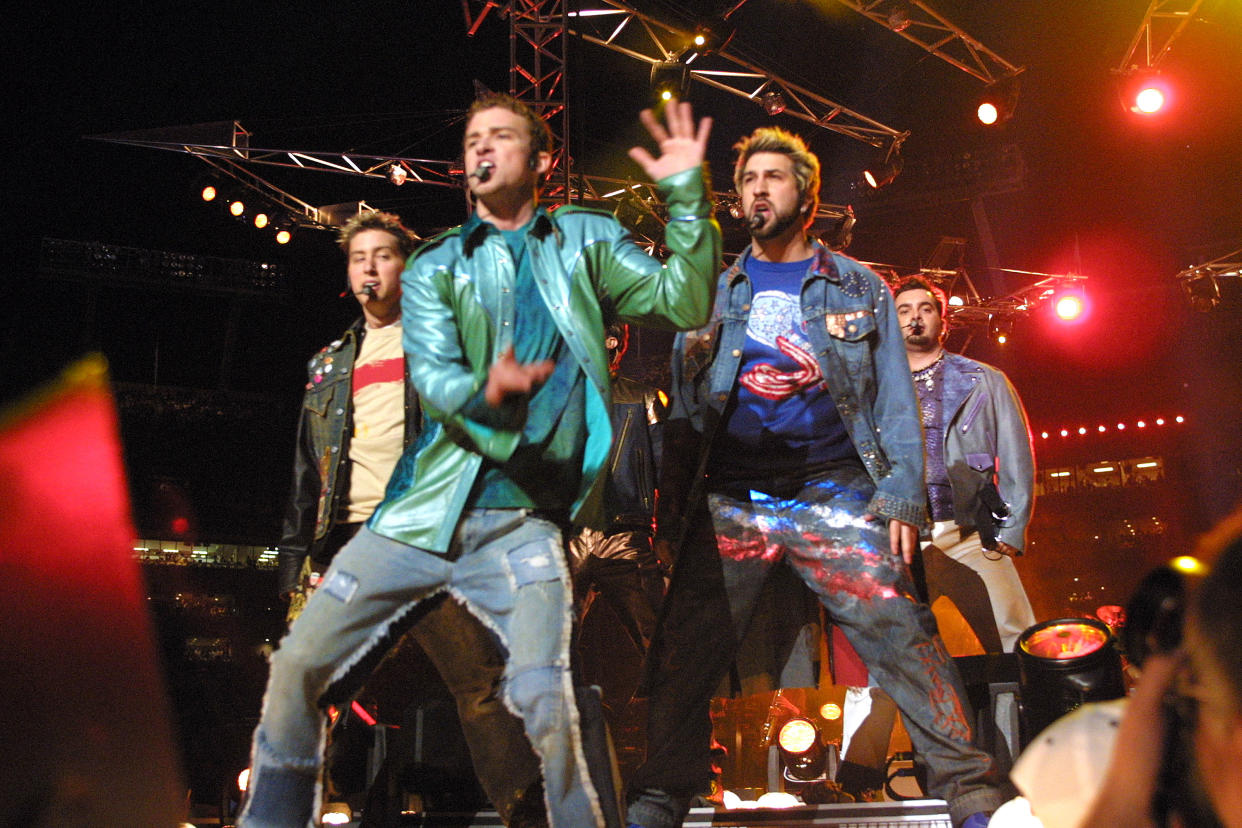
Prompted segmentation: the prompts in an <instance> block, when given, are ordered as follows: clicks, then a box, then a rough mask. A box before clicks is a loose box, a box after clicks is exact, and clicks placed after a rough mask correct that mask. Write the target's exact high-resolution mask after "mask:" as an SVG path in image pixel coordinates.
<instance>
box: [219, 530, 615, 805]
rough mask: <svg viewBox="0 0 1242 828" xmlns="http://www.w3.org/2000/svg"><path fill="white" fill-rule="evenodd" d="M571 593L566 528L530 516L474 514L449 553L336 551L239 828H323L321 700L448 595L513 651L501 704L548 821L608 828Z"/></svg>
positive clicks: (288, 669) (270, 690)
mask: <svg viewBox="0 0 1242 828" xmlns="http://www.w3.org/2000/svg"><path fill="white" fill-rule="evenodd" d="M569 584H570V582H569V572H568V567H567V565H566V562H565V555H564V551H563V546H562V542H561V531H560V528H559V527H558V526H557V524H556V523H554V522H552V521H549V520H545V519H543V518H541V517H538V516H537V515H535V514H533V513H531V512H530V511H529V510H525V509H474V510H468V511H466V512H465V513H463V515H462V517H461V519H460V521H459V522H458V526H457V531H456V535H455V537H454V541H453V548H452V549H451V550H450V554H449V555H448V556H441V555H436V554H433V553H431V552H428V551H426V550H422V549H418V548H416V547H412V546H408V545H406V544H403V543H400V542H397V541H394V540H391V539H389V538H385V537H383V536H381V535H377V534H375V533H374V532H371V531H370V530H367V529H363V530H362V531H361V532H359V533H358V535H357V536H356V537H355V538H354V540H352V541H350V542H349V543H348V544H346V546H345V547H344V548H343V549H341V551H340V552H338V553H337V555H336V557H335V558H334V559H333V561H332V565H331V567H330V568H329V569H328V571H327V572H326V573H325V575H324V580H323V583H322V585H321V586H320V588H319V589H318V590H317V591H316V592H315V594H314V595H313V596H312V597H311V599H310V600H309V601H308V602H307V605H306V609H305V610H304V611H303V612H302V614H301V615H300V616H299V617H298V619H297V620H296V621H295V622H294V623H293V625H292V626H291V627H290V629H289V632H288V634H287V635H286V636H285V638H284V639H283V640H282V641H281V645H280V648H279V649H278V650H277V651H276V653H275V654H274V655H273V656H272V662H271V675H270V677H269V679H268V685H267V692H266V694H265V696H264V700H263V711H262V715H261V718H260V720H259V725H258V727H257V728H256V729H255V735H254V743H253V747H252V754H251V785H250V792H249V795H248V797H247V800H246V805H245V807H244V809H243V811H242V814H241V818H240V820H239V825H241V826H244V828H305V827H306V826H314V825H316V824H317V821H318V813H317V805H318V800H319V797H320V794H321V790H320V776H321V771H322V763H323V746H324V738H325V717H324V715H323V712H322V711H321V709H320V699H321V697H322V696H323V695H324V693H325V691H326V690H327V689H328V688H329V687H330V686H332V685H333V684H334V683H336V682H338V681H341V680H343V679H345V678H346V676H347V675H348V674H349V671H350V669H351V668H352V667H353V666H354V665H356V664H358V663H359V662H360V661H361V660H362V659H363V658H364V656H366V655H367V654H368V653H369V652H371V651H372V650H373V649H374V648H375V647H376V646H378V645H380V644H381V643H382V642H385V641H387V639H388V635H389V633H390V632H391V631H392V628H393V627H394V625H397V624H399V623H400V622H401V620H402V619H403V618H404V617H405V616H407V615H408V614H409V613H410V612H411V611H412V610H413V609H414V608H415V607H416V606H417V605H418V603H419V602H420V601H423V600H425V599H427V598H429V597H431V596H432V595H435V594H436V593H438V592H442V591H448V592H449V593H451V594H452V595H453V596H454V597H455V598H456V599H457V600H459V601H460V602H461V603H462V604H463V605H465V606H466V608H467V609H469V610H470V611H471V612H472V613H473V614H474V615H475V616H476V617H478V618H479V619H480V620H481V621H482V622H483V623H484V624H485V625H486V626H487V627H488V628H489V629H491V630H492V631H493V632H495V633H496V635H497V637H498V638H499V640H500V643H501V645H502V647H503V648H504V649H505V652H506V653H507V660H506V667H505V677H504V681H503V695H504V701H505V704H506V705H507V706H508V707H509V708H510V709H511V710H512V711H513V712H514V714H515V715H517V716H518V717H519V718H521V719H522V722H523V726H524V727H525V730H526V734H527V736H528V737H529V739H530V742H531V745H532V746H533V747H534V749H535V753H536V755H538V756H539V759H540V765H541V767H542V770H543V775H544V796H545V802H546V805H547V811H548V817H549V822H550V824H551V825H552V826H553V828H582V827H583V826H602V825H603V824H604V820H603V814H602V811H601V806H600V802H599V798H598V796H597V794H596V791H595V787H594V785H593V784H592V782H591V778H590V775H589V773H588V768H587V762H586V757H585V755H584V753H583V749H582V740H581V730H580V727H579V716H578V709H577V706H576V703H575V697H574V688H573V677H572V673H571V671H570V660H569V659H570V656H569V648H570V640H571V635H572V629H573V614H572V606H571V589H570V585H569Z"/></svg>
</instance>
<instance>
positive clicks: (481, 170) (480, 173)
mask: <svg viewBox="0 0 1242 828" xmlns="http://www.w3.org/2000/svg"><path fill="white" fill-rule="evenodd" d="M494 169H496V165H495V164H493V163H492V162H491V161H480V162H479V166H477V167H475V168H474V172H472V173H470V175H468V176H466V177H467V178H474V179H477V180H478V182H479V183H480V184H482V183H483V182H484V181H486V180H487V179H489V178H491V177H492V170H494Z"/></svg>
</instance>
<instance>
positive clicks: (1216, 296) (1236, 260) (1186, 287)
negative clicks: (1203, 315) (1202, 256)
mask: <svg viewBox="0 0 1242 828" xmlns="http://www.w3.org/2000/svg"><path fill="white" fill-rule="evenodd" d="M1173 278H1175V279H1177V281H1178V284H1180V285H1181V286H1182V292H1183V293H1185V294H1186V299H1187V300H1188V301H1189V302H1190V306H1191V307H1192V308H1194V309H1195V310H1197V311H1203V312H1207V311H1210V310H1212V309H1213V308H1215V307H1216V306H1217V305H1219V304H1220V303H1221V289H1220V287H1221V283H1222V282H1224V281H1225V280H1227V279H1228V280H1234V281H1239V282H1242V249H1239V250H1235V251H1233V252H1232V253H1226V254H1225V255H1224V256H1221V257H1220V258H1219V259H1213V260H1212V261H1210V262H1204V263H1203V264H1200V265H1195V266H1194V267H1188V268H1186V269H1185V270H1183V271H1182V272H1181V273H1178V274H1177V275H1176V276H1174V277H1173Z"/></svg>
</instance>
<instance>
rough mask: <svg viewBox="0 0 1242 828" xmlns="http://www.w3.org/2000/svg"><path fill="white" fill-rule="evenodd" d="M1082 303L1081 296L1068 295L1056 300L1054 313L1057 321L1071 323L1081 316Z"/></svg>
mask: <svg viewBox="0 0 1242 828" xmlns="http://www.w3.org/2000/svg"><path fill="white" fill-rule="evenodd" d="M1083 307H1084V306H1083V301H1082V297H1081V296H1077V295H1073V294H1071V295H1068V296H1062V297H1061V298H1059V299H1057V304H1056V313H1057V317H1058V318H1059V319H1062V320H1064V321H1066V322H1072V321H1074V320H1075V319H1077V318H1078V317H1080V316H1082V312H1083Z"/></svg>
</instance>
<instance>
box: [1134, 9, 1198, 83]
mask: <svg viewBox="0 0 1242 828" xmlns="http://www.w3.org/2000/svg"><path fill="white" fill-rule="evenodd" d="M1202 5H1203V0H1152V3H1151V5H1150V6H1148V7H1147V13H1146V14H1144V15H1143V22H1142V23H1140V24H1139V28H1138V31H1137V32H1135V33H1134V39H1133V40H1131V41H1130V47H1129V48H1128V49H1126V54H1125V57H1123V58H1122V59H1121V65H1120V66H1118V67H1117V72H1119V73H1124V72H1129V71H1132V70H1135V69H1159V68H1160V64H1161V62H1163V61H1164V59H1165V58H1166V57H1168V54H1169V48H1170V47H1171V46H1172V45H1173V41H1175V40H1177V38H1178V37H1179V36H1180V35H1181V34H1182V32H1183V31H1185V29H1186V26H1187V25H1189V24H1190V22H1191V21H1192V20H1194V15H1195V12H1197V11H1198V10H1199V7H1200V6H1202Z"/></svg>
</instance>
